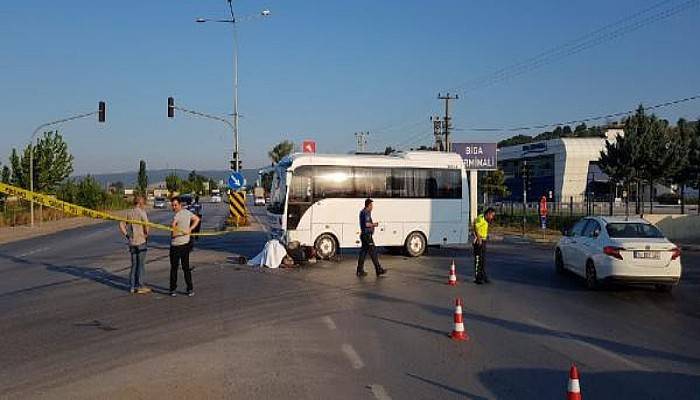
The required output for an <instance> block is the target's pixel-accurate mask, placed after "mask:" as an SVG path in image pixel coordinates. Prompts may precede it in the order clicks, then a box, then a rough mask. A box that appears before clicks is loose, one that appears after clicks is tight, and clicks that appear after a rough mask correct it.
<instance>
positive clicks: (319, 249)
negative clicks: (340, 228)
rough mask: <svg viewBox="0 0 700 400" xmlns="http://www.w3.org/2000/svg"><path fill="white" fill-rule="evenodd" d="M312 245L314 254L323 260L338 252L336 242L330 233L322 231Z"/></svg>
mask: <svg viewBox="0 0 700 400" xmlns="http://www.w3.org/2000/svg"><path fill="white" fill-rule="evenodd" d="M314 247H315V248H316V255H317V256H318V258H321V259H323V260H329V259H331V258H333V257H335V255H336V253H337V252H338V242H337V241H336V240H335V237H333V235H331V234H330V233H324V234H323V235H321V236H319V237H318V239H316V243H315V244H314Z"/></svg>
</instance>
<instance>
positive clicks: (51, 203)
mask: <svg viewBox="0 0 700 400" xmlns="http://www.w3.org/2000/svg"><path fill="white" fill-rule="evenodd" d="M0 193H5V194H7V195H8V196H14V197H15V198H18V199H21V200H26V201H31V202H34V203H36V204H41V205H43V206H44V207H50V208H53V209H55V210H59V211H62V212H64V213H65V214H68V215H73V216H76V217H88V218H94V219H104V220H107V221H117V222H125V223H128V224H133V225H144V226H148V227H149V228H153V229H160V230H164V231H170V232H175V231H176V229H173V228H172V227H171V226H168V225H163V224H156V223H154V222H144V221H133V220H129V219H127V218H123V217H119V216H117V215H112V214H109V213H106V212H102V211H95V210H91V209H89V208H86V207H82V206H78V205H75V204H71V203H68V202H65V201H63V200H58V199H56V198H54V197H51V196H49V195H45V194H41V193H36V192H31V191H29V190H26V189H22V188H18V187H16V186H12V185H8V184H6V183H2V182H0ZM226 233H229V232H227V231H215V232H199V233H191V234H190V235H192V236H219V235H224V234H226Z"/></svg>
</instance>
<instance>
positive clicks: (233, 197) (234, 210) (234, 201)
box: [228, 192, 248, 225]
mask: <svg viewBox="0 0 700 400" xmlns="http://www.w3.org/2000/svg"><path fill="white" fill-rule="evenodd" d="M228 198H229V202H228V210H229V218H230V220H231V221H232V222H234V223H235V224H236V225H247V223H248V212H247V210H246V205H245V192H232V193H231V194H230V195H229V197H228Z"/></svg>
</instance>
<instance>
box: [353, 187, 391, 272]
mask: <svg viewBox="0 0 700 400" xmlns="http://www.w3.org/2000/svg"><path fill="white" fill-rule="evenodd" d="M372 203H373V202H372V199H367V200H365V208H363V209H362V211H360V241H361V242H362V249H361V250H360V256H359V258H358V260H357V276H359V277H363V276H367V272H365V257H367V253H369V256H370V257H371V258H372V263H373V264H374V270H375V272H376V273H377V276H382V275H384V274H386V270H385V269H384V268H382V266H381V265H379V259H378V258H377V249H376V247H375V246H374V239H373V238H372V235H374V228H376V227H377V226H379V224H378V223H376V222H373V221H372V207H373V206H372Z"/></svg>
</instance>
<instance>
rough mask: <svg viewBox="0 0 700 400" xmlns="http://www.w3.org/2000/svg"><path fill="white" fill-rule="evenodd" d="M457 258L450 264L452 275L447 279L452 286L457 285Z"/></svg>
mask: <svg viewBox="0 0 700 400" xmlns="http://www.w3.org/2000/svg"><path fill="white" fill-rule="evenodd" d="M455 268H456V267H455V260H452V265H451V266H450V277H449V278H448V279H447V284H448V285H450V286H457V272H456V271H455Z"/></svg>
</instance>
